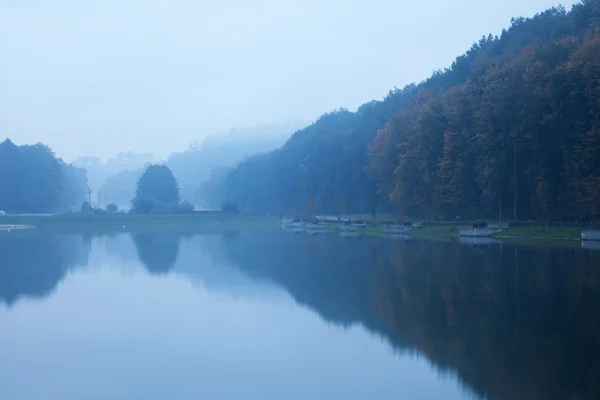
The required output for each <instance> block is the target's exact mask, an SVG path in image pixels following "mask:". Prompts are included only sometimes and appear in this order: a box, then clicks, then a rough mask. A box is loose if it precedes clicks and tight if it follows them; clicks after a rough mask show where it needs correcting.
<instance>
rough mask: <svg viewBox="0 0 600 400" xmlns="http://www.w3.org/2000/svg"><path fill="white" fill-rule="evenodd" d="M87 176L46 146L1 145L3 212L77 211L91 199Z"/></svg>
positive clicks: (0, 171) (1, 205)
mask: <svg viewBox="0 0 600 400" xmlns="http://www.w3.org/2000/svg"><path fill="white" fill-rule="evenodd" d="M87 191H88V188H87V175H86V171H85V170H84V169H82V168H77V167H74V166H73V165H70V164H65V163H64V162H63V161H62V160H60V159H58V158H56V157H55V155H54V153H53V152H52V150H50V148H48V147H47V146H45V145H43V144H39V143H38V144H36V145H33V146H29V145H28V146H17V145H15V144H14V143H13V142H11V141H10V140H8V139H7V140H5V141H4V142H2V143H0V210H2V211H4V212H9V213H51V212H58V211H61V212H65V211H73V210H77V209H79V208H80V207H81V204H82V203H83V202H84V201H85V200H86V199H87V196H88V193H87Z"/></svg>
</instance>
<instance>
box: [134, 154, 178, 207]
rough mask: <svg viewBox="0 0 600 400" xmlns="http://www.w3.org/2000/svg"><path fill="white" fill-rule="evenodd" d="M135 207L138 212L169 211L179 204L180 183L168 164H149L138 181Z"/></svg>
mask: <svg viewBox="0 0 600 400" xmlns="http://www.w3.org/2000/svg"><path fill="white" fill-rule="evenodd" d="M132 205H133V209H134V210H135V211H136V212H138V213H142V214H144V213H152V212H165V211H169V210H171V209H173V208H175V207H177V206H178V205H179V185H178V183H177V179H175V176H173V173H172V172H171V170H170V169H169V167H167V166H166V165H157V164H154V165H149V166H148V167H147V168H146V170H145V171H144V173H143V174H142V176H141V177H140V179H139V180H138V182H137V187H136V191H135V197H134V199H133V201H132Z"/></svg>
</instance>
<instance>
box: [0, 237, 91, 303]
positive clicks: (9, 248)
mask: <svg viewBox="0 0 600 400" xmlns="http://www.w3.org/2000/svg"><path fill="white" fill-rule="evenodd" d="M89 251H90V242H89V240H85V238H83V237H81V236H79V235H52V236H50V235H23V234H16V235H2V236H0V303H2V302H4V303H6V304H7V305H9V306H11V305H13V304H14V303H15V302H17V301H18V300H19V299H20V298H21V297H45V296H48V295H50V294H51V293H52V291H53V290H54V289H55V288H56V285H57V284H58V282H59V281H60V280H62V279H63V278H64V277H65V275H66V273H67V271H68V270H70V269H73V268H75V267H76V266H78V265H86V264H87V262H88V257H89Z"/></svg>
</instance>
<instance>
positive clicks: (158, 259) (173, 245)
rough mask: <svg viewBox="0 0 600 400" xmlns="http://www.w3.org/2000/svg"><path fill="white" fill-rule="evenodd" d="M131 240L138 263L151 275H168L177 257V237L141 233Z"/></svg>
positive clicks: (178, 240)
mask: <svg viewBox="0 0 600 400" xmlns="http://www.w3.org/2000/svg"><path fill="white" fill-rule="evenodd" d="M133 240H134V242H135V247H136V249H137V254H138V257H139V259H140V261H141V262H142V263H143V264H144V266H145V267H146V269H147V270H148V272H150V273H151V274H155V275H161V274H166V273H168V272H169V271H170V270H171V269H172V268H173V266H174V265H175V262H176V261H177V258H178V257H179V244H180V241H181V237H180V236H178V235H174V234H151V233H142V234H136V235H133Z"/></svg>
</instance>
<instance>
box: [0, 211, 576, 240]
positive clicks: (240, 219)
mask: <svg viewBox="0 0 600 400" xmlns="http://www.w3.org/2000/svg"><path fill="white" fill-rule="evenodd" d="M1 225H26V226H31V227H33V228H32V229H27V230H25V231H32V230H35V231H48V232H73V233H77V232H82V233H85V232H88V231H93V232H106V233H116V232H163V231H164V232H175V233H176V232H181V233H203V232H224V231H231V230H242V229H265V228H275V227H280V226H281V224H280V218H279V217H275V216H265V215H246V214H211V213H207V214H165V215H162V214H161V215H126V214H108V215H78V214H72V215H6V216H0V226H1ZM332 230H333V228H332ZM584 230H586V229H582V228H571V227H568V228H564V227H544V226H539V227H521V228H507V229H505V230H503V231H502V232H499V233H496V234H494V235H491V236H489V237H490V238H493V239H498V240H510V241H515V240H521V239H522V240H542V239H543V240H546V239H552V240H554V239H563V240H565V239H568V240H579V239H580V235H581V232H582V231H584ZM4 232H6V231H4ZM360 232H361V233H363V234H367V235H383V234H384V232H383V226H382V225H378V226H369V227H367V228H365V229H363V230H361V231H360ZM0 233H2V232H1V230H0ZM458 233H459V227H458V226H453V225H428V226H419V227H416V228H415V229H413V230H412V231H409V232H406V234H407V235H409V236H413V237H458Z"/></svg>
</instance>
